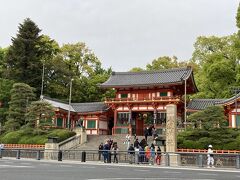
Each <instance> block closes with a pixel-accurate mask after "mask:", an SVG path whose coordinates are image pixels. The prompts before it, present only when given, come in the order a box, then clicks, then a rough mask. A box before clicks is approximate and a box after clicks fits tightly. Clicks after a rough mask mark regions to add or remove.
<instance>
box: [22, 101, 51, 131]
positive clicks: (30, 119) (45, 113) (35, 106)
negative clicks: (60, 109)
mask: <svg viewBox="0 0 240 180" xmlns="http://www.w3.org/2000/svg"><path fill="white" fill-rule="evenodd" d="M54 114H55V112H54V108H53V107H52V105H51V104H49V103H48V102H46V101H33V102H32V103H31V105H30V106H29V107H28V109H27V113H26V114H25V118H26V125H27V127H31V128H35V127H39V128H42V127H45V126H53V123H52V118H53V116H54Z"/></svg>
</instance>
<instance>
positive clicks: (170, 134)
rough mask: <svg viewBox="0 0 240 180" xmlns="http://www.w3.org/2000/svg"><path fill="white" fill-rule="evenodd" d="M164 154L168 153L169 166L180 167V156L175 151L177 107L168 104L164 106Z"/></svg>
mask: <svg viewBox="0 0 240 180" xmlns="http://www.w3.org/2000/svg"><path fill="white" fill-rule="evenodd" d="M166 112H167V121H166V152H167V153H168V155H169V156H168V157H169V163H170V166H178V165H180V156H179V155H178V154H175V152H176V151H177V106H176V105H175V104H169V105H167V106H166Z"/></svg>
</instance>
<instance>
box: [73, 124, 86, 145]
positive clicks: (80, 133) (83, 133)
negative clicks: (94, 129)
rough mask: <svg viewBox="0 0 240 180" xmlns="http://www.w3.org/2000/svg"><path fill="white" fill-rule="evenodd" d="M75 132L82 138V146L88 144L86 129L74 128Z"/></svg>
mask: <svg viewBox="0 0 240 180" xmlns="http://www.w3.org/2000/svg"><path fill="white" fill-rule="evenodd" d="M74 132H75V133H76V135H77V136H80V144H83V143H86V142H87V133H86V130H85V128H84V127H76V128H74Z"/></svg>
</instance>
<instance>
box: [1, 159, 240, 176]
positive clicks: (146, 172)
mask: <svg viewBox="0 0 240 180" xmlns="http://www.w3.org/2000/svg"><path fill="white" fill-rule="evenodd" d="M236 179H240V170H237V169H231V170H230V169H228V170H225V169H221V170H219V169H198V168H195V169H191V168H166V167H153V166H152V167H149V166H148V167H146V166H135V165H132V166H128V165H115V164H110V165H106V164H102V163H97V164H96V163H95V164H93V163H92V164H91V163H84V164H83V163H80V162H70V161H69V162H57V161H42V160H41V161H37V160H23V159H20V160H14V159H0V180H236Z"/></svg>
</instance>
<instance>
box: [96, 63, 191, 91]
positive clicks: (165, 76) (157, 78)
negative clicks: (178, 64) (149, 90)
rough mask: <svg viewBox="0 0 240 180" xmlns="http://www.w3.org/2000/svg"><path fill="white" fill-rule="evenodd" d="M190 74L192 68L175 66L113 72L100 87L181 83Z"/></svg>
mask: <svg viewBox="0 0 240 180" xmlns="http://www.w3.org/2000/svg"><path fill="white" fill-rule="evenodd" d="M191 75H192V68H191V67H186V68H177V69H167V70H161V71H143V72H113V73H112V75H111V77H110V78H109V79H108V80H107V81H106V82H104V83H103V84H101V85H100V86H101V87H126V86H138V87H140V86H149V85H160V84H173V83H181V82H183V80H185V79H188V78H189V77H190V76H191Z"/></svg>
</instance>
